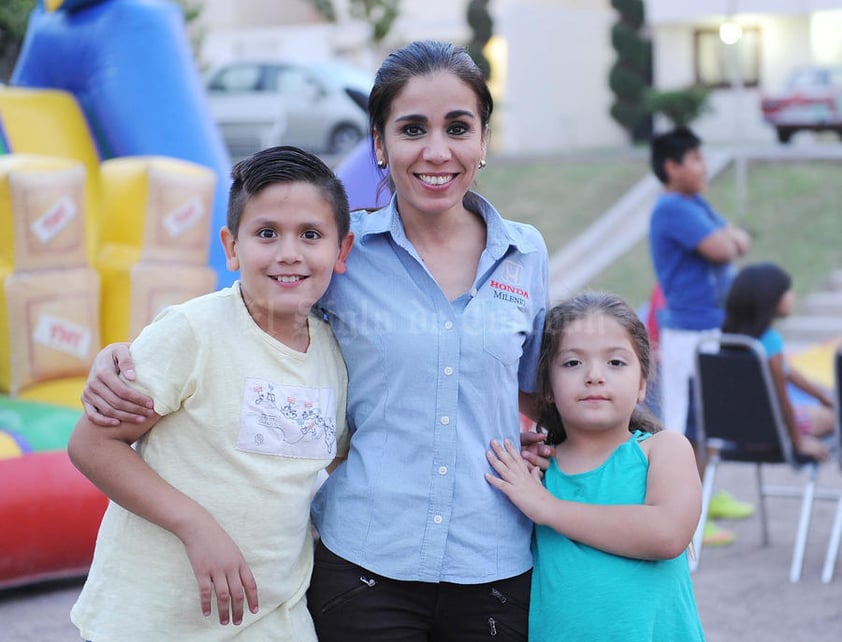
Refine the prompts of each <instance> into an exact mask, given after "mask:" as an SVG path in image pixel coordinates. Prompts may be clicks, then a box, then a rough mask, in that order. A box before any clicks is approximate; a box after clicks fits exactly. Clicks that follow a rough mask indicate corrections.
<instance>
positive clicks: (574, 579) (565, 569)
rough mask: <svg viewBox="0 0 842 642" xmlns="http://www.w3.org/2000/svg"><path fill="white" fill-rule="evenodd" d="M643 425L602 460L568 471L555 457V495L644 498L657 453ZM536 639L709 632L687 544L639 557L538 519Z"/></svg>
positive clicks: (549, 475)
mask: <svg viewBox="0 0 842 642" xmlns="http://www.w3.org/2000/svg"><path fill="white" fill-rule="evenodd" d="M649 437H651V435H650V434H649V433H644V432H641V431H636V432H635V433H634V434H633V435H630V438H629V440H628V441H627V442H625V443H624V444H622V445H621V446H620V447H618V448H617V450H615V451H614V453H613V454H612V455H611V456H610V457H609V458H608V459H607V460H606V461H605V463H603V464H602V465H601V466H599V467H598V468H596V469H594V470H590V471H588V472H585V473H580V474H577V475H566V474H565V473H564V472H562V471H561V470H559V468H558V466H557V465H556V462H555V460H552V461H551V462H550V467H549V469H548V470H547V472H546V475H545V477H544V485H545V486H546V487H547V490H549V491H550V492H551V493H552V494H553V495H554V496H555V497H558V498H559V499H566V500H570V501H576V502H585V503H588V504H642V503H643V502H644V499H645V497H646V475H647V472H648V470H649V461H648V460H647V458H646V455H644V453H643V450H642V449H641V448H640V443H639V442H641V441H644V440H645V439H648V438H649ZM533 554H534V562H535V568H534V570H533V574H532V598H531V605H530V609H529V639H530V640H531V641H532V642H551V641H552V642H556V641H559V640H575V641H580V640H581V641H591V640H594V641H599V642H606V641H609V640H617V641H622V642H635V641H639V642H651V641H657V642H660V641H666V642H689V641H691V640H692V641H697V640H704V639H705V636H704V631H703V630H702V625H701V622H700V620H699V614H698V611H697V610H696V600H695V597H694V595H693V585H692V583H691V581H690V570H689V567H688V561H687V552H686V551H685V552H683V553H682V554H681V555H679V556H678V557H676V558H674V559H671V560H657V561H647V560H637V559H631V558H628V557H621V556H618V555H612V554H610V553H604V552H602V551H599V550H597V549H595V548H591V547H590V546H585V545H584V544H580V543H578V542H574V541H572V540H570V539H568V538H567V537H565V536H564V535H561V534H560V533H558V532H557V531H555V530H553V529H551V528H548V527H546V526H537V525H536V526H535V535H534V540H533Z"/></svg>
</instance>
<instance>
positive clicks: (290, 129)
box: [206, 60, 372, 156]
mask: <svg viewBox="0 0 842 642" xmlns="http://www.w3.org/2000/svg"><path fill="white" fill-rule="evenodd" d="M206 78H207V85H206V86H207V90H208V97H209V99H210V107H211V114H212V115H213V118H214V120H215V121H216V122H217V124H218V125H219V128H220V130H221V132H222V137H223V139H224V140H225V144H226V145H227V146H228V150H229V151H230V153H231V154H232V156H242V155H246V154H250V153H252V152H254V151H257V150H258V149H263V148H264V147H269V146H272V145H295V146H297V147H301V148H303V149H307V150H309V151H312V152H315V153H328V154H337V155H342V154H345V153H346V152H348V151H350V150H351V149H352V148H353V147H354V146H355V145H356V144H357V143H358V142H359V141H360V140H362V138H363V136H365V135H366V133H367V132H368V129H369V126H368V115H367V111H366V106H367V103H368V94H369V91H370V89H371V85H372V78H371V77H370V76H369V75H368V74H366V73H365V72H363V71H362V70H360V69H357V68H356V67H353V66H351V65H347V64H345V63H341V62H335V61H334V62H320V63H311V64H302V63H291V62H281V61H267V60H258V61H255V60H252V61H239V62H232V63H229V64H227V65H224V66H221V67H218V68H216V69H213V70H211V71H210V73H209V74H208V75H207V77H206Z"/></svg>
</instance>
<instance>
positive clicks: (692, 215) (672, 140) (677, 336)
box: [649, 127, 754, 546]
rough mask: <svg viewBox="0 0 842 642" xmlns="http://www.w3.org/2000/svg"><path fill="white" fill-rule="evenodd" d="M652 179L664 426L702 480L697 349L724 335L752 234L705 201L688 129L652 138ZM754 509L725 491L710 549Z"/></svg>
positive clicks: (714, 506) (694, 140) (695, 140)
mask: <svg viewBox="0 0 842 642" xmlns="http://www.w3.org/2000/svg"><path fill="white" fill-rule="evenodd" d="M651 164H652V171H653V173H654V174H655V176H657V178H658V180H659V181H661V183H662V184H663V186H664V191H663V192H662V193H661V195H660V196H658V199H657V201H656V202H655V206H654V208H653V209H652V217H651V219H650V223H649V250H650V253H651V258H652V266H653V267H654V269H655V276H656V278H657V281H658V284H659V285H660V287H661V290H662V292H663V295H664V300H665V302H666V306H665V307H664V309H663V310H661V311H660V312H659V314H658V323H659V330H660V334H659V356H660V361H659V370H658V375H659V376H658V381H659V382H660V388H661V389H660V397H659V400H660V408H661V418H662V419H663V423H664V427H665V428H666V429H667V430H676V431H678V432H681V433H683V434H685V435H687V437H688V438H689V439H690V441H691V442H693V444H694V448H695V450H696V464H697V466H698V468H699V476H700V477H703V476H704V467H705V461H706V453H705V450H704V448H703V447H702V444H700V443H698V441H697V439H696V435H695V423H694V422H693V413H692V411H691V402H692V395H691V382H692V377H693V364H694V354H695V350H696V344H697V343H698V342H699V340H700V339H702V338H703V337H705V336H709V335H711V334H714V335H716V334H719V332H720V327H721V326H722V320H723V318H724V311H723V305H724V302H725V295H726V293H727V291H728V287H729V286H730V284H731V280H732V279H733V277H734V274H735V273H736V267H735V265H734V261H736V260H737V259H739V258H740V257H742V256H745V254H746V253H747V252H748V251H749V250H750V248H751V238H750V237H749V235H748V233H747V232H746V231H745V230H743V229H741V228H739V227H736V226H734V225H732V224H730V223H729V222H728V221H726V220H725V218H723V217H722V216H721V215H720V214H719V213H718V212H716V211H715V210H714V209H713V207H711V205H710V203H708V202H707V200H706V199H705V198H704V196H702V194H703V192H704V191H705V189H706V188H707V165H706V163H705V157H704V154H703V153H702V141H701V139H700V138H699V137H698V136H696V134H695V133H694V132H693V131H691V130H690V129H689V128H687V127H676V128H675V129H673V130H671V131H668V132H665V133H663V134H660V135H658V136H655V137H654V138H653V139H652V144H651ZM753 512H754V507H753V506H752V505H751V504H749V503H747V502H743V501H739V500H737V499H736V498H734V497H733V496H732V495H731V494H730V493H728V492H727V491H725V490H720V491H719V492H718V493H717V494H716V495H714V496H713V498H712V499H711V502H710V511H709V513H708V517H709V521H708V523H707V524H705V546H724V545H727V544H730V543H731V542H733V541H734V533H733V532H732V531H730V530H728V529H725V528H720V527H719V526H718V525H717V524H716V523H715V522H713V521H710V520H712V519H715V518H726V519H739V518H743V517H748V516H749V515H751V514H752V513H753Z"/></svg>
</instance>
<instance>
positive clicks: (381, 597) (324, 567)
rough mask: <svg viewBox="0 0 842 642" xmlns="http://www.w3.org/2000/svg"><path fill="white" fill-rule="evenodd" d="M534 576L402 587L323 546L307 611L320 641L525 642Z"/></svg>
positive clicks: (320, 547) (529, 573) (311, 586)
mask: <svg viewBox="0 0 842 642" xmlns="http://www.w3.org/2000/svg"><path fill="white" fill-rule="evenodd" d="M531 577H532V571H528V572H526V573H524V574H523V575H518V576H517V577H512V578H509V579H505V580H500V581H497V582H489V583H487V584H450V583H447V582H440V583H431V582H404V581H398V580H391V579H388V578H385V577H382V576H380V575H376V574H374V573H371V572H370V571H367V570H366V569H364V568H362V567H361V566H357V565H356V564H352V563H351V562H348V561H346V560H344V559H342V558H341V557H339V556H338V555H335V554H334V553H332V552H331V551H329V550H328V549H327V548H326V547H325V545H324V544H322V543H321V542H319V543H318V545H317V547H316V555H315V567H314V568H313V578H312V580H311V581H310V590H309V591H308V592H307V605H308V607H309V609H310V614H311V615H312V616H313V621H314V622H315V624H316V633H317V634H318V637H319V642H355V641H359V642H385V641H388V642H398V641H400V642H473V641H475V640H507V641H508V640H518V641H520V642H525V640H526V637H527V635H526V633H527V625H528V611H529V590H530V584H531Z"/></svg>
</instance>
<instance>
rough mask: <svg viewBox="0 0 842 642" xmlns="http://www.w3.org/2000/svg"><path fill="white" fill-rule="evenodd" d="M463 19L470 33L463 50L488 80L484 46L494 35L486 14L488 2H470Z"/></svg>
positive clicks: (489, 15)
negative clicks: (469, 38) (466, 22)
mask: <svg viewBox="0 0 842 642" xmlns="http://www.w3.org/2000/svg"><path fill="white" fill-rule="evenodd" d="M465 18H466V19H467V21H468V26H469V27H470V28H471V32H472V34H471V40H470V41H469V42H468V44H467V46H466V47H465V49H466V50H467V51H468V55H470V56H471V58H473V59H474V62H475V63H477V66H478V67H479V68H480V69H481V70H482V74H483V76H485V79H486V80H488V79H489V78H491V62H490V61H489V60H488V58H487V57H486V55H485V45H486V44H488V41H489V40H491V36H492V35H493V34H494V20H493V19H492V18H491V14H490V13H489V12H488V0H471V1H470V2H469V3H468V7H467V11H466V12H465Z"/></svg>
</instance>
